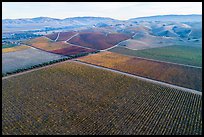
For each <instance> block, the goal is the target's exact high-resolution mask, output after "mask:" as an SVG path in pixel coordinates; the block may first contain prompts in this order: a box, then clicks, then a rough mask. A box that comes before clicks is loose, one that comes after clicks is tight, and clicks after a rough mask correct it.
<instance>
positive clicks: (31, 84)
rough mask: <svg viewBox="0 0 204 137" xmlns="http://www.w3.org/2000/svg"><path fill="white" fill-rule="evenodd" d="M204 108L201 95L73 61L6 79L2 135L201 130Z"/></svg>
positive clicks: (191, 131)
mask: <svg viewBox="0 0 204 137" xmlns="http://www.w3.org/2000/svg"><path fill="white" fill-rule="evenodd" d="M76 68H77V69H76ZM189 102H190V103H189ZM201 111H202V97H201V96H199V95H196V94H191V93H188V92H182V91H178V90H175V89H170V88H166V87H161V86H158V85H154V84H151V83H147V82H143V81H139V80H137V79H134V78H131V77H127V76H124V75H120V74H117V73H113V72H109V71H105V70H100V69H96V68H93V67H89V66H85V65H80V64H76V63H71V62H70V63H63V64H59V65H56V66H52V67H49V68H46V69H42V70H38V71H35V72H31V73H29V74H24V75H21V76H18V77H12V78H9V79H5V80H2V134H55V135H56V134H171V135H173V134H188V135H191V134H202V115H201ZM155 123H156V124H155Z"/></svg>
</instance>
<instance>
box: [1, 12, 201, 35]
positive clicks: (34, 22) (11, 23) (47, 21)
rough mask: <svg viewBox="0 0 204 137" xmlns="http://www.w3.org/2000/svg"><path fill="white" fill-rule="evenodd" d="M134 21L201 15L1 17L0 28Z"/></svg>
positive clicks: (176, 19) (189, 19) (190, 19)
mask: <svg viewBox="0 0 204 137" xmlns="http://www.w3.org/2000/svg"><path fill="white" fill-rule="evenodd" d="M135 21H172V22H201V21H202V15H159V16H149V17H139V18H132V19H129V20H116V19H112V18H109V17H91V16H86V17H71V18H65V19H57V18H50V17H36V18H21V19H2V30H3V32H6V31H14V30H33V29H44V28H45V27H51V28H59V27H73V26H95V25H97V24H98V25H99V26H108V25H112V24H123V23H131V22H135Z"/></svg>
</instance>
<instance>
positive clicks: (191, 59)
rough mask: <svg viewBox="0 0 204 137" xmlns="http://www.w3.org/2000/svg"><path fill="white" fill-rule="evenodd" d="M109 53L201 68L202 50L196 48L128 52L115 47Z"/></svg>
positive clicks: (165, 48) (168, 47) (162, 48)
mask: <svg viewBox="0 0 204 137" xmlns="http://www.w3.org/2000/svg"><path fill="white" fill-rule="evenodd" d="M109 51H111V52H116V53H120V54H125V55H131V56H137V57H144V58H150V59H156V60H161V61H168V62H173V63H180V64H186V65H193V66H202V48H201V47H198V46H196V47H192V46H167V47H159V48H151V49H144V50H130V49H127V48H122V47H116V48H113V49H111V50H109Z"/></svg>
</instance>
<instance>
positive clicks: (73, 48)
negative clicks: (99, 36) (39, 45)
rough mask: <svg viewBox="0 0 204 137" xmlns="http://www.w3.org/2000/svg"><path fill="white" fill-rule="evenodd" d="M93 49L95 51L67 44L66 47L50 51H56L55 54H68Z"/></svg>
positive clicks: (86, 51) (88, 51)
mask: <svg viewBox="0 0 204 137" xmlns="http://www.w3.org/2000/svg"><path fill="white" fill-rule="evenodd" d="M68 45H69V44H68ZM94 51H96V50H94V49H86V48H82V47H77V46H71V45H69V46H68V47H67V48H61V49H57V50H52V51H51V52H52V53H56V54H60V55H66V56H69V55H76V54H79V53H90V52H94Z"/></svg>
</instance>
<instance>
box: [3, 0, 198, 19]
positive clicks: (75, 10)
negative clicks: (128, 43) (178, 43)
mask: <svg viewBox="0 0 204 137" xmlns="http://www.w3.org/2000/svg"><path fill="white" fill-rule="evenodd" d="M166 14H202V2H2V18H3V19H8V18H9V19H16V18H33V17H52V18H60V19H64V18H68V17H82V16H95V17H111V18H114V19H121V20H126V19H129V18H135V17H143V16H152V15H166Z"/></svg>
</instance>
